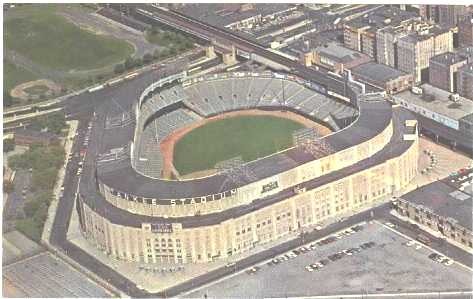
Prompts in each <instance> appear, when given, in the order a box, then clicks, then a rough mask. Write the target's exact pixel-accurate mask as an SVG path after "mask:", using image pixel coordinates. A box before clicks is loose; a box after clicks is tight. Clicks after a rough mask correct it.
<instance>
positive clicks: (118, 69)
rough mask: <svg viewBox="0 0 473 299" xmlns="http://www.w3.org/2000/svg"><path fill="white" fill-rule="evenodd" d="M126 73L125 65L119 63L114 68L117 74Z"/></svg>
mask: <svg viewBox="0 0 473 299" xmlns="http://www.w3.org/2000/svg"><path fill="white" fill-rule="evenodd" d="M124 71H125V66H124V65H123V63H119V64H117V65H115V67H114V68H113V72H114V73H115V74H121V73H123V72H124Z"/></svg>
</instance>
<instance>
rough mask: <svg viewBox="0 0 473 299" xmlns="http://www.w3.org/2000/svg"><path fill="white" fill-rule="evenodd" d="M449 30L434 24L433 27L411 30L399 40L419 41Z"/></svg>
mask: <svg viewBox="0 0 473 299" xmlns="http://www.w3.org/2000/svg"><path fill="white" fill-rule="evenodd" d="M448 31H449V29H445V28H442V27H439V26H432V27H431V28H428V29H424V30H419V31H413V32H410V33H409V34H407V35H405V36H403V37H401V38H400V39H399V40H408V41H410V42H418V41H423V40H427V39H429V38H431V37H433V36H437V35H439V34H442V33H445V32H448Z"/></svg>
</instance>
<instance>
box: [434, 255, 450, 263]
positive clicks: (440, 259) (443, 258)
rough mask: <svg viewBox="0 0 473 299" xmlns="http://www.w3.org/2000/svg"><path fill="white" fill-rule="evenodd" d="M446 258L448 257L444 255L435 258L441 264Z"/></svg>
mask: <svg viewBox="0 0 473 299" xmlns="http://www.w3.org/2000/svg"><path fill="white" fill-rule="evenodd" d="M447 260H449V258H448V257H446V256H443V255H441V256H439V257H437V259H436V261H437V262H439V263H441V264H443V263H445V262H446V261H447Z"/></svg>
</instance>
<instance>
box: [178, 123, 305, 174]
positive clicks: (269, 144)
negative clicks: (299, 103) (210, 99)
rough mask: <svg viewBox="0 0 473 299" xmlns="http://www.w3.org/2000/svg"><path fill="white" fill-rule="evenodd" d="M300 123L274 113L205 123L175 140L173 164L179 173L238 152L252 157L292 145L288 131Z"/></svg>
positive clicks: (210, 165)
mask: <svg viewBox="0 0 473 299" xmlns="http://www.w3.org/2000/svg"><path fill="white" fill-rule="evenodd" d="M302 127H303V125H301V124H299V123H297V122H295V121H292V120H289V119H285V118H279V117H274V116H266V115H265V116H260V115H258V116H237V117H232V118H228V119H222V120H218V121H214V122H211V123H208V124H206V125H204V126H202V127H199V128H197V129H195V130H193V131H191V132H189V133H188V134H186V135H185V136H184V137H182V138H181V140H179V141H178V142H177V144H176V145H175V147H174V161H173V163H174V166H175V167H176V169H177V170H178V171H179V173H180V174H181V175H185V174H189V173H192V172H195V171H201V170H207V169H212V168H214V166H215V164H216V163H217V162H220V161H223V160H228V159H230V158H233V157H236V156H241V157H242V158H243V160H245V161H252V160H255V159H257V158H260V157H264V156H267V155H269V154H271V153H274V152H277V151H280V150H283V149H286V148H288V147H291V146H292V133H293V132H294V131H295V130H297V129H300V128H302Z"/></svg>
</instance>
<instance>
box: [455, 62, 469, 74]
mask: <svg viewBox="0 0 473 299" xmlns="http://www.w3.org/2000/svg"><path fill="white" fill-rule="evenodd" d="M458 71H461V72H464V73H469V74H472V75H473V63H470V64H466V65H464V66H462V67H461V68H459V69H458Z"/></svg>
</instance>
